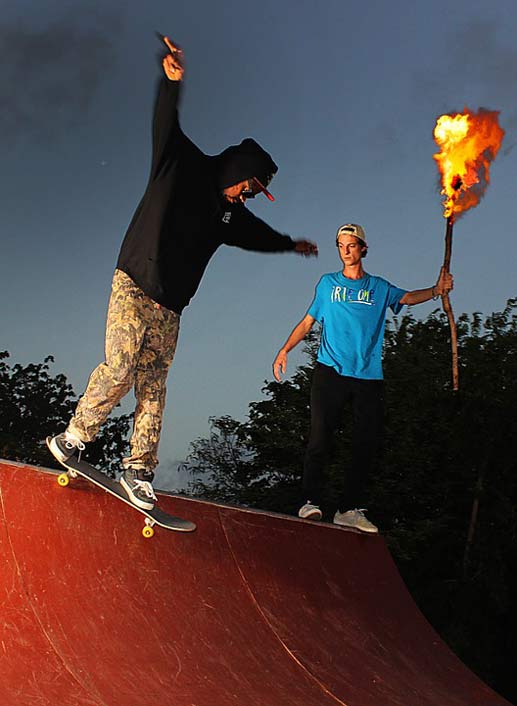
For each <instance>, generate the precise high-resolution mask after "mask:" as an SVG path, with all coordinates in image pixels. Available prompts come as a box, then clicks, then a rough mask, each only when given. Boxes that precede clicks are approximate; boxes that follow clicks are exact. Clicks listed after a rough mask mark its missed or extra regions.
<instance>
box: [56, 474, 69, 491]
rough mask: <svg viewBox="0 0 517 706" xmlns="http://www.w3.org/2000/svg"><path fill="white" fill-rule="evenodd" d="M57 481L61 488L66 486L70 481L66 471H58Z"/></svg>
mask: <svg viewBox="0 0 517 706" xmlns="http://www.w3.org/2000/svg"><path fill="white" fill-rule="evenodd" d="M57 482H58V483H59V485H61V486H63V488H64V487H65V486H67V485H68V484H69V483H70V478H69V477H68V473H60V474H59V475H58V477H57Z"/></svg>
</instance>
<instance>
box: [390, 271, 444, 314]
mask: <svg viewBox="0 0 517 706" xmlns="http://www.w3.org/2000/svg"><path fill="white" fill-rule="evenodd" d="M453 288H454V279H453V277H452V275H451V274H450V273H449V272H445V270H444V268H443V267H442V268H441V270H440V276H439V277H438V281H437V282H436V284H435V285H434V287H427V288H426V289H414V290H413V291H412V292H406V293H405V294H404V296H403V297H402V299H401V300H400V303H401V304H408V305H409V306H412V305H413V304H422V303H423V302H427V301H429V299H433V298H434V297H440V296H442V295H443V294H448V293H449V292H450V291H451V290H452V289H453Z"/></svg>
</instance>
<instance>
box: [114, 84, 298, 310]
mask: <svg viewBox="0 0 517 706" xmlns="http://www.w3.org/2000/svg"><path fill="white" fill-rule="evenodd" d="M179 91H180V82H178V81H169V80H168V79H166V78H163V79H162V80H161V81H160V85H159V88H158V95H157V99H156V104H155V111H154V119H153V157H152V164H151V175H150V178H149V182H148V184H147V188H146V190H145V193H144V196H143V198H142V200H141V201H140V204H139V205H138V208H137V210H136V211H135V214H134V216H133V219H132V221H131V223H130V225H129V228H128V230H127V233H126V236H125V238H124V241H123V243H122V247H121V250H120V254H119V258H118V262H117V268H118V269H120V270H122V271H123V272H125V273H126V274H128V275H129V276H130V277H131V279H132V280H133V281H134V282H135V283H136V284H137V285H138V286H139V287H140V288H141V289H142V290H143V291H144V292H145V294H147V295H148V296H149V297H151V299H153V300H154V301H155V302H157V303H158V304H161V305H162V306H165V307H166V308H167V309H171V310H172V311H175V312H176V313H177V314H181V313H182V311H183V309H184V308H185V306H187V304H188V303H189V302H190V300H191V298H192V297H193V296H194V294H195V292H196V290H197V288H198V286H199V282H200V281H201V278H202V276H203V273H204V271H205V268H206V266H207V264H208V262H209V260H210V258H211V257H212V255H213V254H214V253H215V251H216V250H217V248H218V247H219V246H220V245H222V244H223V243H224V244H225V245H234V246H237V247H240V248H244V249H245V250H255V251H260V252H283V251H288V250H293V249H294V247H295V243H294V241H293V240H292V239H291V238H290V237H289V236H287V235H281V234H280V233H278V232H277V231H275V230H273V228H271V227H270V226H268V225H267V223H264V221H262V220H261V219H260V218H257V217H256V216H255V215H254V214H253V213H251V212H250V211H248V209H247V208H246V207H245V206H244V205H243V204H240V203H239V204H230V203H229V202H228V201H226V199H225V198H224V197H223V196H222V189H223V188H225V187H227V186H231V185H233V184H236V183H238V182H240V181H243V180H244V179H248V178H251V177H253V176H256V177H257V178H258V179H259V180H261V181H262V183H267V177H268V176H270V175H271V174H274V173H275V172H276V170H277V168H276V165H275V163H274V162H273V160H272V159H271V157H270V156H269V154H268V153H267V152H265V151H264V150H263V149H262V148H261V147H260V145H258V144H257V143H256V142H255V141H254V140H251V139H249V138H248V139H246V140H243V142H242V143H241V144H240V145H236V146H232V147H229V148H228V149H226V150H225V151H224V152H222V153H221V154H220V155H217V156H208V155H206V154H204V153H203V152H201V150H200V149H199V148H198V147H196V145H194V143H193V142H192V141H191V140H190V139H189V138H188V137H186V135H185V134H184V133H183V131H182V130H181V128H180V125H179V120H178V98H179ZM263 180H264V181H263Z"/></svg>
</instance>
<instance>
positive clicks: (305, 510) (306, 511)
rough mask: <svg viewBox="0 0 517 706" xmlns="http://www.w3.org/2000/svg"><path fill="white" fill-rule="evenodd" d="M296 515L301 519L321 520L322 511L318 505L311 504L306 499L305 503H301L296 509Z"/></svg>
mask: <svg viewBox="0 0 517 706" xmlns="http://www.w3.org/2000/svg"><path fill="white" fill-rule="evenodd" d="M298 517H301V518H302V520H321V518H322V517H323V513H322V512H321V510H320V509H319V507H318V505H313V504H312V503H311V501H310V500H307V502H306V503H305V505H302V507H301V508H300V509H299V510H298Z"/></svg>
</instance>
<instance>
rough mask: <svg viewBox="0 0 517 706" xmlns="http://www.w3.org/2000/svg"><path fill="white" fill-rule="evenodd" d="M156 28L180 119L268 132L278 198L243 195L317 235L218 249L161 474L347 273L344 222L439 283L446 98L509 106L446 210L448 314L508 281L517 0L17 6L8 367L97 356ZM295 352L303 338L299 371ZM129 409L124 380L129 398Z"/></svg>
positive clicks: (289, 226)
mask: <svg viewBox="0 0 517 706" xmlns="http://www.w3.org/2000/svg"><path fill="white" fill-rule="evenodd" d="M155 31H159V32H162V33H163V34H167V35H169V36H170V37H171V38H172V39H173V40H174V41H176V42H177V43H178V44H179V45H181V46H182V48H183V50H184V52H185V63H186V74H185V86H184V93H183V98H182V105H181V112H180V119H181V124H182V127H183V130H184V131H185V132H186V134H187V135H188V136H189V137H190V138H191V139H192V140H193V141H194V142H196V144H198V145H199V147H200V148H201V149H202V150H203V151H205V152H206V153H209V154H215V153H218V152H219V151H221V150H222V149H224V148H225V147H226V146H227V145H228V144H235V143H236V142H239V141H240V140H241V139H242V138H244V137H247V136H251V137H254V138H255V139H257V140H258V141H259V142H260V143H261V144H262V145H263V146H264V147H265V148H266V149H267V150H268V151H269V152H271V154H272V156H273V158H274V160H275V161H276V162H277V164H278V165H279V171H278V174H277V176H276V177H275V179H274V180H273V182H272V184H271V187H270V190H271V192H272V193H273V194H274V196H275V197H276V201H275V203H270V202H269V201H267V199H265V198H264V197H260V198H257V199H256V200H255V201H254V202H251V203H250V204H249V206H250V209H251V210H253V211H254V212H255V213H256V214H257V215H259V216H260V217H261V218H263V219H264V220H266V221H267V222H268V223H269V224H270V225H272V226H273V227H274V228H276V229H277V230H279V231H281V232H285V233H288V234H290V235H292V236H293V237H295V238H308V239H310V240H313V241H315V242H316V243H317V244H318V246H319V250H320V256H319V258H318V259H315V258H313V259H309V260H306V259H303V258H301V257H299V256H296V255H294V254H274V255H270V254H268V255H264V254H258V253H249V252H244V251H240V250H237V249H232V248H228V247H223V248H221V249H220V250H219V251H218V253H217V254H216V256H215V257H214V258H213V260H212V261H211V263H210V265H209V267H208V270H207V272H206V274H205V276H204V278H203V280H202V283H201V286H200V288H199V290H198V293H197V295H196V297H195V298H194V299H193V301H192V302H191V304H190V306H188V307H187V309H186V310H185V312H184V314H183V316H182V322H181V332H180V338H179V343H178V350H177V354H176V360H175V362H174V364H173V366H172V368H171V372H170V375H169V381H168V403H167V409H166V414H165V419H164V428H163V434H162V443H161V450H160V459H161V466H160V471H161V473H160V475H159V477H158V485H162V487H165V486H168V485H170V483H172V482H173V480H171V479H172V476H171V475H170V474H169V475H168V468H169V467H170V466H171V464H172V463H173V462H174V461H177V460H181V459H184V458H185V456H186V454H187V452H188V447H189V443H190V442H191V441H192V440H194V439H196V438H197V437H200V436H206V435H207V434H208V430H209V426H208V418H209V417H210V416H221V415H224V414H230V415H232V416H234V417H236V418H238V419H241V420H244V419H245V418H246V413H247V409H248V404H249V402H250V401H253V400H258V399H260V398H261V387H262V385H263V384H264V381H266V380H270V379H271V378H272V373H271V363H272V361H273V359H274V357H275V355H276V353H277V351H278V349H279V347H280V346H281V345H282V344H283V342H284V341H285V339H286V337H287V335H288V334H289V332H290V331H291V329H292V328H293V326H294V325H295V324H296V323H297V322H298V321H299V320H300V319H301V318H302V316H303V315H304V314H305V312H306V310H307V307H308V306H309V304H310V302H311V299H312V296H313V292H314V286H315V284H316V282H317V281H318V279H319V277H320V276H321V274H322V273H324V272H329V271H336V270H338V269H340V263H339V260H338V257H337V252H336V248H335V245H334V236H335V231H336V229H337V227H338V226H339V225H340V224H341V223H344V222H347V221H352V222H356V223H360V224H362V225H363V226H364V228H365V230H366V235H367V238H368V242H369V246H370V250H369V254H368V258H367V260H366V261H365V268H366V269H367V270H368V271H369V272H371V273H374V274H380V275H382V276H384V277H386V278H387V279H389V280H390V281H391V282H393V283H394V284H396V285H398V286H400V287H403V288H407V289H414V288H420V287H426V286H431V285H432V284H434V282H435V281H436V277H437V274H438V270H439V267H440V264H441V262H442V260H443V238H444V230H445V221H444V219H443V217H442V206H441V199H440V195H439V189H438V175H437V169H436V165H435V162H434V160H433V157H432V155H433V153H434V152H435V151H436V146H435V143H434V141H433V138H432V131H433V127H434V124H435V121H436V118H437V116H439V115H440V114H442V113H448V112H451V111H461V110H462V109H463V107H464V106H468V107H469V108H470V109H472V110H477V109H478V108H479V107H484V108H488V109H491V110H498V111H500V124H501V125H502V127H503V128H504V129H505V131H506V136H505V139H504V142H503V146H502V149H501V151H500V153H499V155H498V157H497V159H496V160H495V162H494V163H493V165H492V170H491V183H490V185H489V187H488V190H487V192H486V195H485V198H484V199H483V200H482V201H481V203H480V204H479V206H478V207H477V208H476V209H474V210H472V211H470V212H468V213H467V214H466V215H465V216H464V217H462V218H461V219H460V220H458V222H457V223H456V225H455V232H454V245H453V258H452V267H451V269H452V271H453V273H454V276H455V289H454V292H453V294H452V297H451V301H452V305H453V308H454V311H455V314H456V315H459V314H461V313H462V312H467V313H472V312H474V311H480V312H482V313H484V314H490V313H492V312H493V311H499V310H501V309H503V308H504V306H505V303H506V301H507V299H509V298H511V297H515V296H517V282H516V278H515V271H516V263H517V239H516V237H515V236H516V233H515V230H516V229H515V216H514V205H515V203H516V194H515V191H516V179H515V154H516V152H515V150H514V149H513V148H514V145H515V137H516V127H517V88H516V85H517V81H516V77H517V47H516V44H515V37H516V36H517V4H516V2H515V0H493V2H491V3H487V2H486V0H483V1H479V0H456V1H455V2H449V1H445V0H435V1H434V2H432V3H431V2H423V1H421V2H419V1H418V0H417V1H415V0H411V1H410V0H391V1H390V2H387V0H362V1H361V2H359V1H355V0H354V1H347V0H323V2H309V1H308V0H297V1H296V2H295V0H262V1H261V2H258V3H257V2H249V3H246V2H242V1H241V2H236V1H235V0H229V1H228V0H226V1H225V0H222V1H221V2H209V0H188V1H187V0H185V1H184V2H182V3H180V2H173V1H171V0H169V2H164V1H162V0H150V1H149V2H146V3H144V2H133V1H131V0H129V1H127V0H124V2H121V1H120V0H108V1H107V2H106V1H104V2H100V1H99V2H93V1H92V2H82V1H80V0H74V1H73V2H70V3H66V4H65V3H63V2H62V0H60V1H59V2H58V1H57V0H56V1H55V2H49V1H48V0H38V2H36V0H17V2H16V3H9V4H7V3H4V6H3V7H2V14H1V17H0V51H1V57H2V61H1V65H0V87H1V95H2V102H1V112H0V141H1V153H2V170H1V174H2V221H1V223H2V225H1V244H2V249H1V257H0V293H1V297H2V303H3V306H2V337H1V341H0V350H8V351H9V352H10V354H11V360H10V362H11V363H12V364H14V363H16V362H20V363H23V364H25V363H29V362H40V361H42V360H43V358H44V357H45V356H47V355H49V354H51V355H54V356H55V365H54V366H53V368H52V372H53V373H54V374H57V373H58V372H63V373H65V374H66V375H67V377H68V378H69V381H70V382H71V383H72V385H73V387H74V390H75V392H76V393H77V394H79V393H82V392H83V390H84V387H85V385H86V382H87V379H88V376H89V374H90V372H91V371H92V369H93V368H94V367H95V366H96V365H97V364H98V363H99V362H101V361H102V359H103V342H104V322H105V316H106V308H107V302H108V297H109V291H110V284H111V277H112V274H113V270H114V267H115V262H116V258H117V255H118V251H119V248H120V244H121V241H122V238H123V236H124V234H125V231H126V228H127V225H128V223H129V221H130V219H131V217H132V215H133V212H134V209H135V207H136V205H137V203H138V201H139V199H140V197H141V196H142V193H143V191H144V189H145V186H146V182H147V178H148V173H149V166H150V147H151V142H150V137H151V129H150V127H151V126H150V123H151V114H152V107H153V98H154V91H155V82H156V78H157V76H159V74H160V68H159V65H158V63H157V60H156V57H157V53H158V51H159V50H160V44H159V42H158V41H157V39H156V37H155ZM199 188H200V190H202V188H203V175H202V174H200V183H199ZM436 306H437V303H436V302H431V303H428V304H423V305H420V306H419V307H415V308H414V311H413V313H414V314H415V316H417V317H418V318H425V317H426V316H427V315H428V314H429V313H430V312H431V311H432V310H433V309H434V308H436ZM302 360H303V358H302V356H301V346H300V353H293V354H291V356H290V359H289V368H288V374H290V373H292V372H294V369H295V367H296V365H297V364H299V363H300V362H301V361H302ZM132 406H133V398H132V394H131V395H129V396H128V398H126V402H125V403H124V405H123V407H122V411H131V410H132ZM58 431H61V430H56V432H58ZM49 461H50V457H49Z"/></svg>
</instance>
